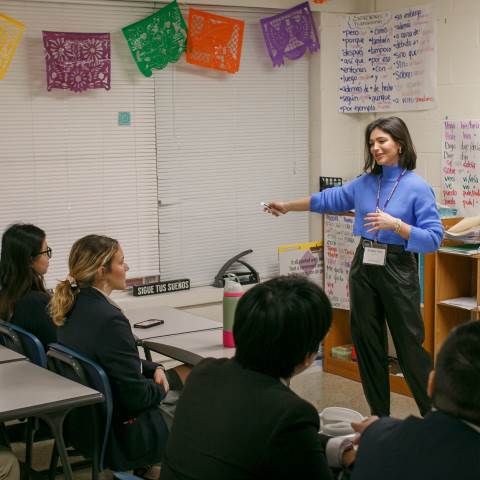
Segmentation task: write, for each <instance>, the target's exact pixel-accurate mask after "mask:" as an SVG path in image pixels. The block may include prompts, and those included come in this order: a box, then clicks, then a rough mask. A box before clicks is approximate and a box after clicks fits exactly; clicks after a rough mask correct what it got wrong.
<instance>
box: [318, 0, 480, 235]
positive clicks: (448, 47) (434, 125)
mask: <svg viewBox="0 0 480 480" xmlns="http://www.w3.org/2000/svg"><path fill="white" fill-rule="evenodd" d="M424 3H427V2H422V1H421V0H375V1H374V2H373V3H372V5H371V7H372V9H371V11H385V10H397V9H402V8H406V7H412V6H415V5H421V4H424ZM429 3H431V4H433V5H434V7H435V9H436V18H437V22H436V40H437V89H438V90H437V107H436V108H435V109H433V110H425V111H412V112H405V111H402V112H389V113H377V114H341V113H338V112H337V108H338V100H337V98H338V95H337V87H338V83H337V68H338V53H337V52H338V39H339V26H340V22H341V18H342V14H341V13H343V12H337V13H333V11H330V12H322V13H320V14H316V15H318V24H319V25H320V27H319V28H320V35H321V44H322V51H321V55H320V56H317V57H312V61H311V68H312V70H313V72H312V75H311V98H312V114H311V124H310V133H311V135H310V139H311V140H310V142H311V145H310V153H311V177H312V178H311V182H312V184H311V189H312V191H315V189H318V176H319V175H327V176H340V177H343V178H344V179H352V178H354V177H355V176H356V175H358V174H359V173H360V172H361V168H362V161H363V130H364V128H365V126H366V125H367V124H368V123H369V122H370V121H371V120H372V119H374V118H376V117H380V116H384V115H398V116H400V117H402V118H403V119H404V120H405V121H406V123H407V125H408V127H409V129H410V132H411V134H412V137H413V141H414V143H415V146H416V148H417V153H418V161H417V170H416V172H417V173H418V174H419V175H421V176H422V177H423V178H425V179H426V180H427V181H428V182H429V183H430V185H432V187H433V190H434V191H435V194H436V195H437V200H438V201H440V202H442V201H443V198H442V192H441V182H442V177H441V155H442V140H441V134H442V122H443V121H444V119H445V117H448V118H450V119H463V118H465V119H469V118H472V119H478V118H480V62H479V61H478V59H479V58H480V1H478V0H432V1H431V2H429ZM358 6H359V7H361V5H358ZM358 12H360V9H359V10H358ZM310 227H311V236H312V240H314V239H317V238H321V237H320V236H321V231H322V230H321V222H320V220H319V219H318V218H316V217H314V216H311V221H310Z"/></svg>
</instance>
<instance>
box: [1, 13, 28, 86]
mask: <svg viewBox="0 0 480 480" xmlns="http://www.w3.org/2000/svg"><path fill="white" fill-rule="evenodd" d="M24 30H25V25H24V24H23V23H21V22H19V21H18V20H14V19H13V18H10V17H7V15H5V14H3V13H0V80H1V79H2V78H3V77H4V75H5V73H6V72H7V70H8V67H9V65H10V62H11V61H12V58H13V56H14V55H15V50H16V49H17V46H18V44H19V43H20V40H21V38H22V35H23V32H24Z"/></svg>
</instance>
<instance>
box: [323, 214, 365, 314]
mask: <svg viewBox="0 0 480 480" xmlns="http://www.w3.org/2000/svg"><path fill="white" fill-rule="evenodd" d="M353 222H354V217H353V216H352V215H349V214H344V215H325V216H324V224H323V238H324V240H323V249H324V269H325V287H324V288H325V293H326V294H327V296H328V298H329V299H330V302H331V303H332V307H333V308H341V309H343V310H350V293H349V289H348V274H349V272H350V265H351V264H352V260H353V256H354V254H355V250H356V248H357V244H358V238H359V237H355V236H354V235H353Z"/></svg>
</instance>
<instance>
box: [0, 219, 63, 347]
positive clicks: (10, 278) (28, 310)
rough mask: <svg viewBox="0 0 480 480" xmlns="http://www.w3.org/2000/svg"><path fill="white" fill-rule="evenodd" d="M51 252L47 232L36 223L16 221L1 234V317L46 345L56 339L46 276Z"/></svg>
mask: <svg viewBox="0 0 480 480" xmlns="http://www.w3.org/2000/svg"><path fill="white" fill-rule="evenodd" d="M51 256H52V249H51V248H50V247H49V246H48V244H47V238H46V235H45V232H44V231H43V230H42V229H41V228H38V227H36V226H35V225H30V224H21V223H18V224H14V225H11V226H10V227H9V228H8V229H7V230H5V232H4V234H3V236H2V252H1V256H0V318H1V319H2V320H4V321H7V322H12V323H14V324H16V325H18V326H20V327H22V328H24V329H25V330H27V331H29V332H30V333H32V334H33V335H35V336H36V337H38V339H39V340H40V341H41V342H42V344H43V345H44V346H45V347H46V346H47V345H48V344H49V343H51V342H55V341H56V339H57V329H56V327H55V325H54V324H53V322H52V319H51V317H50V314H49V312H48V302H49V300H50V296H49V295H48V293H47V291H46V289H45V284H44V280H43V277H44V275H45V274H46V273H47V270H48V265H49V261H50V258H51Z"/></svg>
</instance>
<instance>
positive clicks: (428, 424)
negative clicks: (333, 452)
mask: <svg viewBox="0 0 480 480" xmlns="http://www.w3.org/2000/svg"><path fill="white" fill-rule="evenodd" d="M385 479H388V480H405V479H408V480H426V479H432V480H433V479H434V480H457V479H462V480H478V479H480V433H479V432H477V431H475V430H474V429H473V428H471V427H470V426H469V425H467V424H466V423H465V422H463V421H462V420H460V419H458V418H456V417H453V416H451V415H448V414H446V413H443V412H440V411H435V412H431V413H429V414H428V415H427V416H426V417H425V418H424V419H422V418H418V417H413V416H412V417H408V418H407V419H405V420H398V419H395V418H390V417H384V418H381V419H380V420H378V421H376V422H375V423H373V424H372V425H371V426H370V427H368V428H367V429H366V430H365V432H364V433H363V434H362V437H361V439H360V446H359V449H358V453H357V458H356V461H355V468H354V469H353V475H352V480H385Z"/></svg>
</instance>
